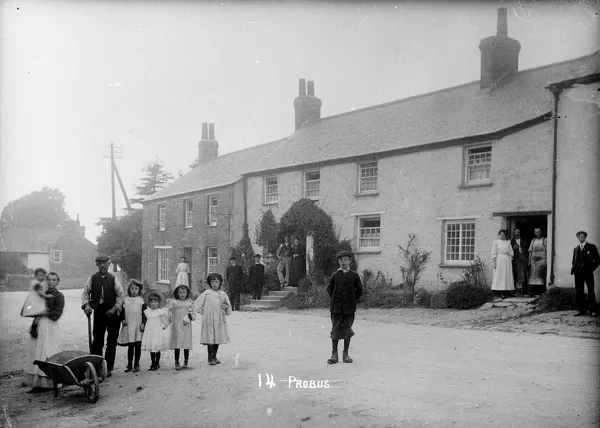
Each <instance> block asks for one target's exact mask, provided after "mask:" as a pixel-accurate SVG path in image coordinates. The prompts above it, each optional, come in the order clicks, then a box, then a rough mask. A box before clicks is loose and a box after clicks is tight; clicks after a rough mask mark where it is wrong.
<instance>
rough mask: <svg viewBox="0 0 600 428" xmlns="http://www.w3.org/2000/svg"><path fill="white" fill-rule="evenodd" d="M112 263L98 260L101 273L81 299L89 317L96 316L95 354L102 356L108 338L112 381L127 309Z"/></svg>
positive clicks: (108, 368) (107, 362)
mask: <svg viewBox="0 0 600 428" xmlns="http://www.w3.org/2000/svg"><path fill="white" fill-rule="evenodd" d="M109 263H110V260H109V258H108V257H107V256H103V255H100V256H98V257H96V266H97V267H98V272H96V273H95V274H93V275H92V276H90V277H89V278H88V280H87V282H86V283H85V287H84V288H83V294H82V296H81V309H83V311H84V312H85V314H86V315H87V316H88V317H89V316H91V315H92V312H93V313H94V330H93V336H94V340H93V342H92V354H94V355H100V356H102V348H104V335H105V334H106V332H107V331H108V335H107V338H106V354H105V355H104V358H105V359H106V368H107V370H108V373H107V374H106V377H110V376H111V374H112V370H113V368H114V365H115V354H116V352H117V339H118V338H119V330H120V328H121V319H120V318H121V317H119V315H120V314H121V308H122V307H123V300H124V294H123V287H121V285H120V284H119V283H118V282H117V281H116V280H115V277H114V276H113V275H112V274H110V273H108V265H109Z"/></svg>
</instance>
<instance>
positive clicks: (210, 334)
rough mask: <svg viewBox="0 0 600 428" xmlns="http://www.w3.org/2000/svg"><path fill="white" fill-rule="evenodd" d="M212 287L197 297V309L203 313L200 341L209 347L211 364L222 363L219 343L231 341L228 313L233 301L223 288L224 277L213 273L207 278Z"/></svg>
mask: <svg viewBox="0 0 600 428" xmlns="http://www.w3.org/2000/svg"><path fill="white" fill-rule="evenodd" d="M206 282H208V284H209V285H210V288H209V289H208V290H206V291H205V292H204V293H202V294H201V295H200V297H198V298H197V299H196V302H195V304H194V305H195V306H196V310H197V311H198V312H200V314H202V331H201V333H200V343H201V344H202V345H206V346H207V348H208V363H209V364H210V365H211V366H214V365H215V364H220V363H221V362H220V361H219V360H218V359H217V351H218V350H219V345H223V344H225V343H229V333H228V331H227V319H226V318H225V316H226V315H231V302H230V301H229V298H228V297H227V293H225V292H224V291H222V290H221V285H222V284H223V277H222V276H221V275H219V274H218V273H211V274H209V275H208V277H207V278H206Z"/></svg>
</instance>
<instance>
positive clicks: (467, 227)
mask: <svg viewBox="0 0 600 428" xmlns="http://www.w3.org/2000/svg"><path fill="white" fill-rule="evenodd" d="M445 238H446V245H445V251H444V261H445V263H447V264H453V263H458V264H460V263H464V262H470V261H471V260H475V222H474V221H473V220H462V221H461V220H453V221H447V222H446V236H445Z"/></svg>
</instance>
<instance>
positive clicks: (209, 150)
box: [198, 123, 219, 165]
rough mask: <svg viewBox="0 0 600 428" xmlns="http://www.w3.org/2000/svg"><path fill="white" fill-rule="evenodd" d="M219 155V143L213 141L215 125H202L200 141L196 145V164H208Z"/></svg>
mask: <svg viewBox="0 0 600 428" xmlns="http://www.w3.org/2000/svg"><path fill="white" fill-rule="evenodd" d="M218 155H219V143H217V140H215V124H214V123H203V124H202V140H200V142H199V143H198V163H199V164H200V165H202V164H205V163H207V162H210V161H211V160H213V159H215V158H216V157H217V156H218Z"/></svg>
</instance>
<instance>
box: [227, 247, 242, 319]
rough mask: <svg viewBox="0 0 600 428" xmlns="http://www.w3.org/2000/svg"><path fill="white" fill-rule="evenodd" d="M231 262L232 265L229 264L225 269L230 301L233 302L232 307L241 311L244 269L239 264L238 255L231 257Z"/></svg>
mask: <svg viewBox="0 0 600 428" xmlns="http://www.w3.org/2000/svg"><path fill="white" fill-rule="evenodd" d="M229 262H230V263H231V265H230V266H228V267H227V270H226V271H225V278H226V279H227V291H228V294H229V301H230V302H231V309H232V310H234V311H239V310H240V294H241V292H242V278H243V276H244V271H242V267H241V266H239V265H238V264H237V257H236V256H231V257H229Z"/></svg>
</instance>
